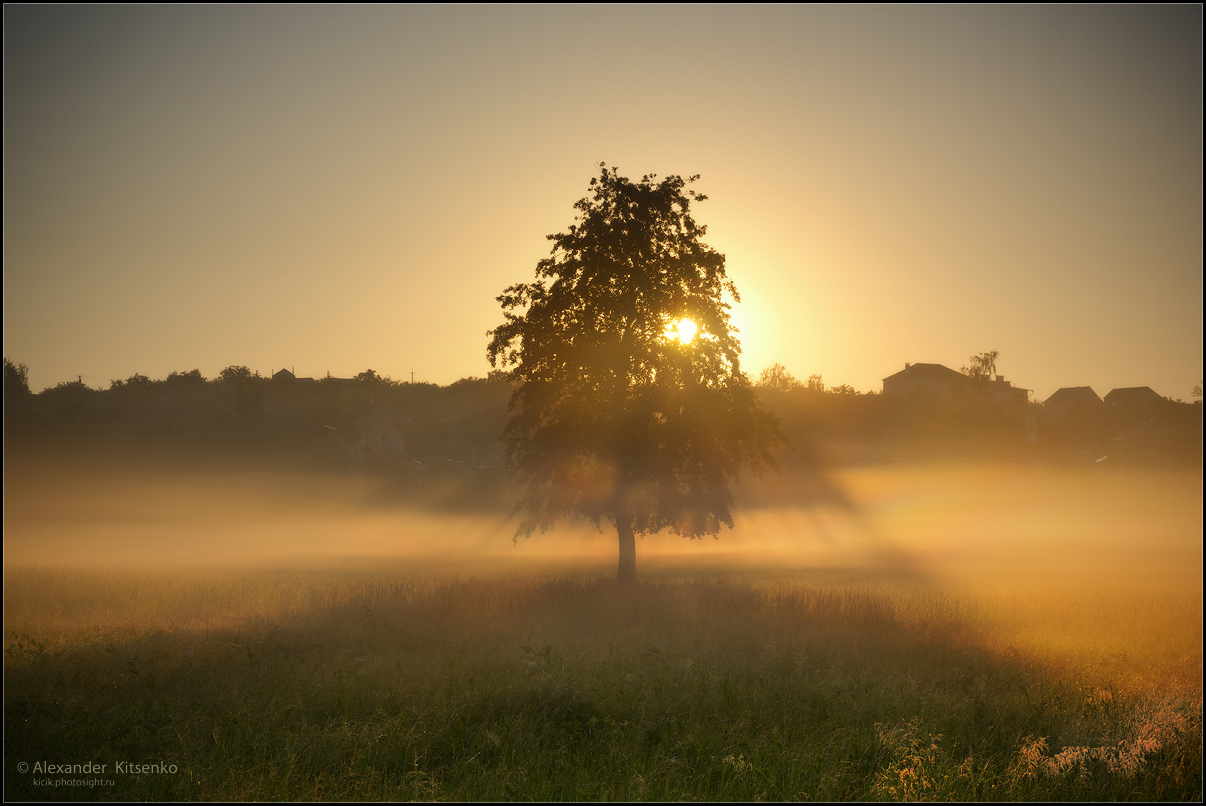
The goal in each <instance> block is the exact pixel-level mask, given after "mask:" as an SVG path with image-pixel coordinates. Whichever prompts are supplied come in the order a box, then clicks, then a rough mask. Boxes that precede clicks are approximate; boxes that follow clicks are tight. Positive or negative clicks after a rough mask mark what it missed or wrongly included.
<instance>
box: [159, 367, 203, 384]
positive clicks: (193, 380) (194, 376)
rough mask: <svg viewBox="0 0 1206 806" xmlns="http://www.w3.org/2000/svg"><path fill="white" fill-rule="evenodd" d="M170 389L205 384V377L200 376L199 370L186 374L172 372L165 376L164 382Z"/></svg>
mask: <svg viewBox="0 0 1206 806" xmlns="http://www.w3.org/2000/svg"><path fill="white" fill-rule="evenodd" d="M164 383H166V384H167V385H168V386H170V387H183V386H199V385H200V384H203V383H205V376H204V375H202V374H201V370H199V369H191V370H189V371H188V372H173V373H171V374H170V375H168V376H167V380H165V381H164Z"/></svg>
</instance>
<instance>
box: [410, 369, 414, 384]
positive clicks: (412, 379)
mask: <svg viewBox="0 0 1206 806" xmlns="http://www.w3.org/2000/svg"><path fill="white" fill-rule="evenodd" d="M410 382H411V383H414V382H415V368H414V367H411V368H410Z"/></svg>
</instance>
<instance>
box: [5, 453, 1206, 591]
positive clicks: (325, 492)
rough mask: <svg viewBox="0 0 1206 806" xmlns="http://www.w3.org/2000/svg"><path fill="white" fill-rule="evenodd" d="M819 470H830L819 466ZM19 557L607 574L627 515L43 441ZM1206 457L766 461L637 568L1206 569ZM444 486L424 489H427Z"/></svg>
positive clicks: (1154, 578)
mask: <svg viewBox="0 0 1206 806" xmlns="http://www.w3.org/2000/svg"><path fill="white" fill-rule="evenodd" d="M818 482H819V483H818ZM5 486H6V490H5V492H6V496H5V497H6V511H5V564H6V566H7V567H9V568H18V567H28V566H64V567H71V568H122V567H134V568H181V567H184V568H196V567H211V566H215V567H266V566H267V567H282V566H285V567H287V566H305V567H323V566H327V565H332V564H333V565H336V566H347V565H356V564H366V565H367V566H369V567H381V564H382V563H386V564H389V566H390V567H391V568H392V569H394V570H396V571H397V572H399V573H422V574H436V575H454V576H456V575H459V576H462V577H464V576H471V575H487V576H492V575H498V574H517V573H518V574H533V575H547V574H550V573H581V574H596V573H597V574H607V573H608V572H609V571H610V569H611V566H612V565H613V564H614V555H615V534H614V529H613V528H612V527H610V526H608V525H607V524H604V525H603V529H602V531H600V530H598V529H596V528H595V527H594V526H593V525H592V524H590V523H588V522H579V523H574V522H570V523H568V524H566V525H564V526H562V527H559V528H557V529H554V530H552V531H550V532H547V533H544V534H537V535H535V536H533V537H531V538H527V539H522V538H521V539H520V540H518V541H513V540H512V538H513V535H514V531H515V525H516V520H515V518H514V517H512V515H511V513H510V511H509V509H508V507H507V506H506V504H507V503H508V502H507V501H506V500H504V499H505V497H500V496H498V495H497V494H496V495H495V496H494V497H493V498H492V499H490V500H488V501H485V502H480V501H477V500H475V499H474V498H473V497H472V492H470V493H464V492H462V493H460V498H459V499H454V500H451V502H449V501H450V493H449V491H448V490H446V489H443V488H441V487H440V485H439V484H438V483H436V484H433V485H431V486H430V487H429V488H428V489H426V490H424V489H420V490H419V491H418V492H417V493H415V492H414V491H408V494H407V495H402V494H401V493H400V492H399V490H398V486H397V484H396V483H394V482H391V481H390V480H389V479H386V478H380V477H373V476H350V475H348V474H329V475H324V474H316V473H288V472H282V471H280V470H263V471H254V470H240V471H229V470H215V469H210V470H198V471H189V470H184V469H181V468H179V467H176V468H171V469H167V470H165V469H162V468H161V469H145V470H140V469H139V468H138V467H136V466H135V467H125V468H122V469H120V470H113V469H110V470H105V471H98V470H94V469H89V468H88V467H87V466H86V465H85V466H72V465H70V464H68V465H67V466H65V467H64V466H60V465H58V464H56V463H55V462H54V461H53V460H46V461H38V460H36V459H35V460H29V461H26V462H21V463H18V464H16V465H12V466H10V467H9V470H8V473H7V475H6V481H5ZM1200 490H1201V474H1200V472H1198V471H1197V470H1196V469H1188V470H1186V469H1177V468H1171V469H1161V468H1128V469H1122V470H1117V469H1113V470H1096V469H1095V468H1094V467H1093V466H1088V467H1080V466H1078V467H1059V466H1048V467H1044V466H1035V465H1028V464H1019V463H995V464H994V463H990V462H968V463H922V462H917V463H907V462H900V463H896V464H893V465H873V466H864V467H850V468H843V469H838V470H835V471H832V472H829V473H828V474H827V475H825V476H806V475H803V474H799V473H794V474H793V473H789V474H787V475H781V476H780V475H776V474H769V475H767V476H765V477H764V478H762V479H755V478H750V479H747V480H746V481H745V482H744V483H743V484H742V485H740V487H739V488H738V491H737V502H738V510H737V515H736V522H735V527H734V528H733V529H732V530H725V531H723V532H722V533H721V535H720V537H719V539H703V540H684V539H682V538H679V537H677V536H675V535H672V534H669V533H665V534H657V535H651V536H647V537H645V538H644V539H642V540H641V541H640V542H639V544H638V562H639V564H640V567H641V568H642V570H646V571H659V572H671V571H674V570H681V571H692V570H701V569H707V570H711V571H726V570H727V571H775V572H782V571H788V570H792V569H816V568H834V569H838V568H858V569H875V570H879V571H882V572H885V573H895V574H902V575H911V576H914V577H917V578H923V579H927V580H932V581H934V582H935V583H941V584H945V585H951V586H956V587H961V588H966V589H970V590H976V589H980V588H984V587H988V588H998V587H1000V588H1008V589H1019V588H1025V587H1027V586H1031V585H1034V586H1040V587H1046V586H1053V587H1056V588H1059V587H1064V586H1069V585H1076V586H1099V587H1103V588H1105V587H1113V586H1124V587H1128V588H1147V589H1153V590H1169V591H1184V590H1191V589H1193V588H1194V587H1195V586H1200V583H1201V573H1200V571H1201V560H1202V541H1201V514H1202V510H1201V493H1200ZM425 501H429V502H436V503H439V504H441V506H438V507H433V506H425V505H424V502H425Z"/></svg>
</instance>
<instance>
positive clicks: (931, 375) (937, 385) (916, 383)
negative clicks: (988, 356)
mask: <svg viewBox="0 0 1206 806" xmlns="http://www.w3.org/2000/svg"><path fill="white" fill-rule="evenodd" d="M973 383H974V382H973V381H972V379H971V378H969V377H967V376H966V375H964V374H963V373H962V372H955V370H953V369H950V368H948V367H944V366H942V365H941V364H905V368H904V369H902V370H901V371H900V372H897V373H896V374H895V375H889V376H888V377H886V378H884V394H885V395H911V394H916V393H918V392H921V393H929V394H932V395H936V396H938V397H941V398H944V399H946V400H950V399H951V398H952V397H956V396H958V395H960V394H964V393H966V392H967V391H969V390H970V389H971V386H972V384H973Z"/></svg>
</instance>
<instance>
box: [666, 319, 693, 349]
mask: <svg viewBox="0 0 1206 806" xmlns="http://www.w3.org/2000/svg"><path fill="white" fill-rule="evenodd" d="M667 330H668V331H669V333H670V337H671V338H675V339H678V340H679V341H680V342H681V343H683V344H690V343H691V339H693V338H695V334H696V333H697V332H698V331H699V328H698V327H697V326H696V324H695V323H694V322H692V321H691V320H690V319H679V320H678V321H677V322H671V323H670V327H669V328H668V329H667Z"/></svg>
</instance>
